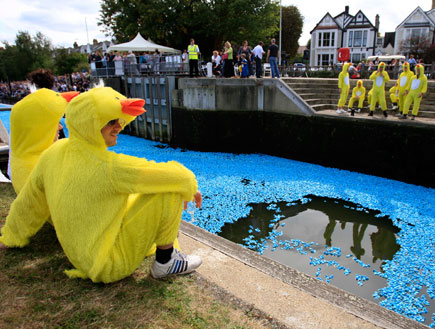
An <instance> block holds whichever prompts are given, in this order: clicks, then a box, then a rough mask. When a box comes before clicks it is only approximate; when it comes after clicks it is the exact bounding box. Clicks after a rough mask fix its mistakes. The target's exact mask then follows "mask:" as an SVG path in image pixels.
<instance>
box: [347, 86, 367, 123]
mask: <svg viewBox="0 0 435 329" xmlns="http://www.w3.org/2000/svg"><path fill="white" fill-rule="evenodd" d="M365 98H366V88H365V87H364V86H363V81H362V80H358V81H357V83H356V87H354V88H353V89H352V97H351V98H350V100H349V105H348V108H349V109H351V115H352V116H353V114H354V112H355V110H354V109H353V103H354V102H355V101H358V112H360V111H361V109H362V107H363V103H364V99H365Z"/></svg>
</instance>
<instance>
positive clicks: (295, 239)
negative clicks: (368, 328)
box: [219, 196, 400, 302]
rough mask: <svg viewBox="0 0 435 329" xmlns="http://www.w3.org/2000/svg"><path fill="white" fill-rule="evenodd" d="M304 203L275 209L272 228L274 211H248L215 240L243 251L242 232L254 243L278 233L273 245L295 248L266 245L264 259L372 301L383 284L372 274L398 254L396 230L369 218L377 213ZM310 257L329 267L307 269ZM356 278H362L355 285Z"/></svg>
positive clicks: (342, 204)
mask: <svg viewBox="0 0 435 329" xmlns="http://www.w3.org/2000/svg"><path fill="white" fill-rule="evenodd" d="M307 198H308V200H309V201H308V202H306V203H305V204H303V203H302V202H294V203H292V205H286V204H287V203H285V202H284V203H278V204H277V207H278V208H279V209H280V212H279V211H278V214H281V215H283V216H282V218H281V219H280V220H279V221H277V222H275V223H272V224H273V225H272V224H271V219H273V218H274V215H275V214H277V212H276V210H274V209H270V207H269V209H268V205H267V204H254V205H251V206H252V207H253V210H252V211H251V213H250V215H249V216H248V217H247V218H242V219H240V220H238V221H237V222H236V223H234V224H226V225H225V226H224V227H223V228H222V232H221V233H220V234H219V235H220V236H222V237H224V238H226V239H228V240H231V241H233V242H236V243H239V244H244V245H246V241H244V239H245V238H246V237H247V236H248V235H249V233H248V232H251V233H250V234H251V235H253V236H254V239H255V240H258V241H260V240H261V239H262V238H266V237H267V236H268V235H269V234H270V233H271V232H272V230H276V231H278V232H282V235H280V236H278V237H277V238H276V240H277V241H286V240H287V241H291V242H292V244H291V245H293V246H295V247H294V248H291V249H288V248H283V246H285V244H281V245H279V246H278V247H277V241H275V243H274V242H272V241H270V240H266V242H265V243H264V244H267V248H266V249H265V250H264V252H263V255H264V256H266V257H268V258H270V259H273V260H275V261H278V262H280V263H282V264H285V265H287V266H290V267H292V268H294V269H297V270H299V271H301V272H304V273H306V274H308V275H311V276H313V277H317V278H320V279H322V280H323V281H327V282H329V283H330V284H332V285H335V286H337V287H339V288H341V289H344V290H346V291H349V292H352V293H354V294H356V295H359V296H361V297H364V298H366V299H368V300H372V301H374V298H373V297H372V294H373V293H374V292H375V291H376V290H377V289H379V288H382V287H385V286H386V285H387V282H386V280H385V279H384V278H382V277H381V276H379V275H375V274H374V271H373V270H376V271H379V272H382V269H381V265H382V263H383V261H384V260H387V259H392V258H393V256H394V254H395V253H396V252H397V251H398V250H399V248H400V246H399V245H398V244H397V243H396V234H397V233H398V232H399V229H398V228H397V227H395V226H394V225H393V224H392V222H391V220H390V219H388V218H377V217H375V216H376V215H377V214H378V213H379V212H377V211H372V210H368V209H363V210H362V208H359V210H360V211H357V210H356V209H357V208H358V206H357V205H355V204H353V203H350V202H346V201H343V200H334V199H328V198H319V197H315V196H308V197H307ZM280 234H281V233H280ZM301 241H303V242H305V243H308V244H309V245H305V247H303V248H301V246H304V245H303V243H302V242H301ZM274 244H275V248H274V246H273V245H274ZM287 245H288V244H287ZM329 247H338V248H340V249H332V248H329ZM297 249H299V250H297ZM301 251H303V253H301ZM328 251H329V252H328ZM322 255H323V258H320V257H321V256H322ZM338 255H339V256H338ZM310 257H312V259H314V262H315V261H316V260H319V259H323V260H324V261H326V262H328V261H331V262H332V263H331V262H330V266H328V263H325V262H324V263H323V264H319V263H317V264H311V265H310ZM334 261H335V262H334ZM312 263H313V262H312ZM368 265H370V266H368ZM319 268H320V270H319ZM332 276H333V277H332ZM361 276H365V277H364V278H363V279H361V278H362V277H361ZM367 279H368V280H367ZM377 302H378V301H377Z"/></svg>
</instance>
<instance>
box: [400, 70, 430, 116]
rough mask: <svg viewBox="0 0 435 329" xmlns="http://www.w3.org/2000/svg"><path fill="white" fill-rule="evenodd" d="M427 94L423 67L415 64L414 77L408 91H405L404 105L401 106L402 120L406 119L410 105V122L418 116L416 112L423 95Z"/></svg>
mask: <svg viewBox="0 0 435 329" xmlns="http://www.w3.org/2000/svg"><path fill="white" fill-rule="evenodd" d="M426 92H427V77H426V76H425V75H424V66H423V65H421V64H417V66H416V67H415V76H413V77H412V78H411V81H410V84H409V86H408V89H407V90H406V91H405V96H406V98H405V104H404V106H403V115H402V118H403V119H406V118H407V116H408V112H409V107H410V106H411V104H412V103H414V106H413V107H412V118H411V119H412V120H414V119H415V117H416V116H417V114H418V110H419V109H420V103H421V100H422V99H423V94H425V93H426Z"/></svg>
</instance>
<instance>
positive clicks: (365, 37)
mask: <svg viewBox="0 0 435 329" xmlns="http://www.w3.org/2000/svg"><path fill="white" fill-rule="evenodd" d="M367 35H368V32H367V31H364V35H363V42H362V45H363V47H367Z"/></svg>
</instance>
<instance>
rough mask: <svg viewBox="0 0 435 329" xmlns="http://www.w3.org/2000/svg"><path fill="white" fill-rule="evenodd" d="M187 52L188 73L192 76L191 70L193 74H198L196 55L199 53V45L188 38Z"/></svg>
mask: <svg viewBox="0 0 435 329" xmlns="http://www.w3.org/2000/svg"><path fill="white" fill-rule="evenodd" d="M187 53H188V54H189V74H190V77H191V78H193V71H195V75H196V76H199V70H198V55H199V54H200V51H199V47H198V46H197V45H195V40H194V39H190V45H188V46H187Z"/></svg>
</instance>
